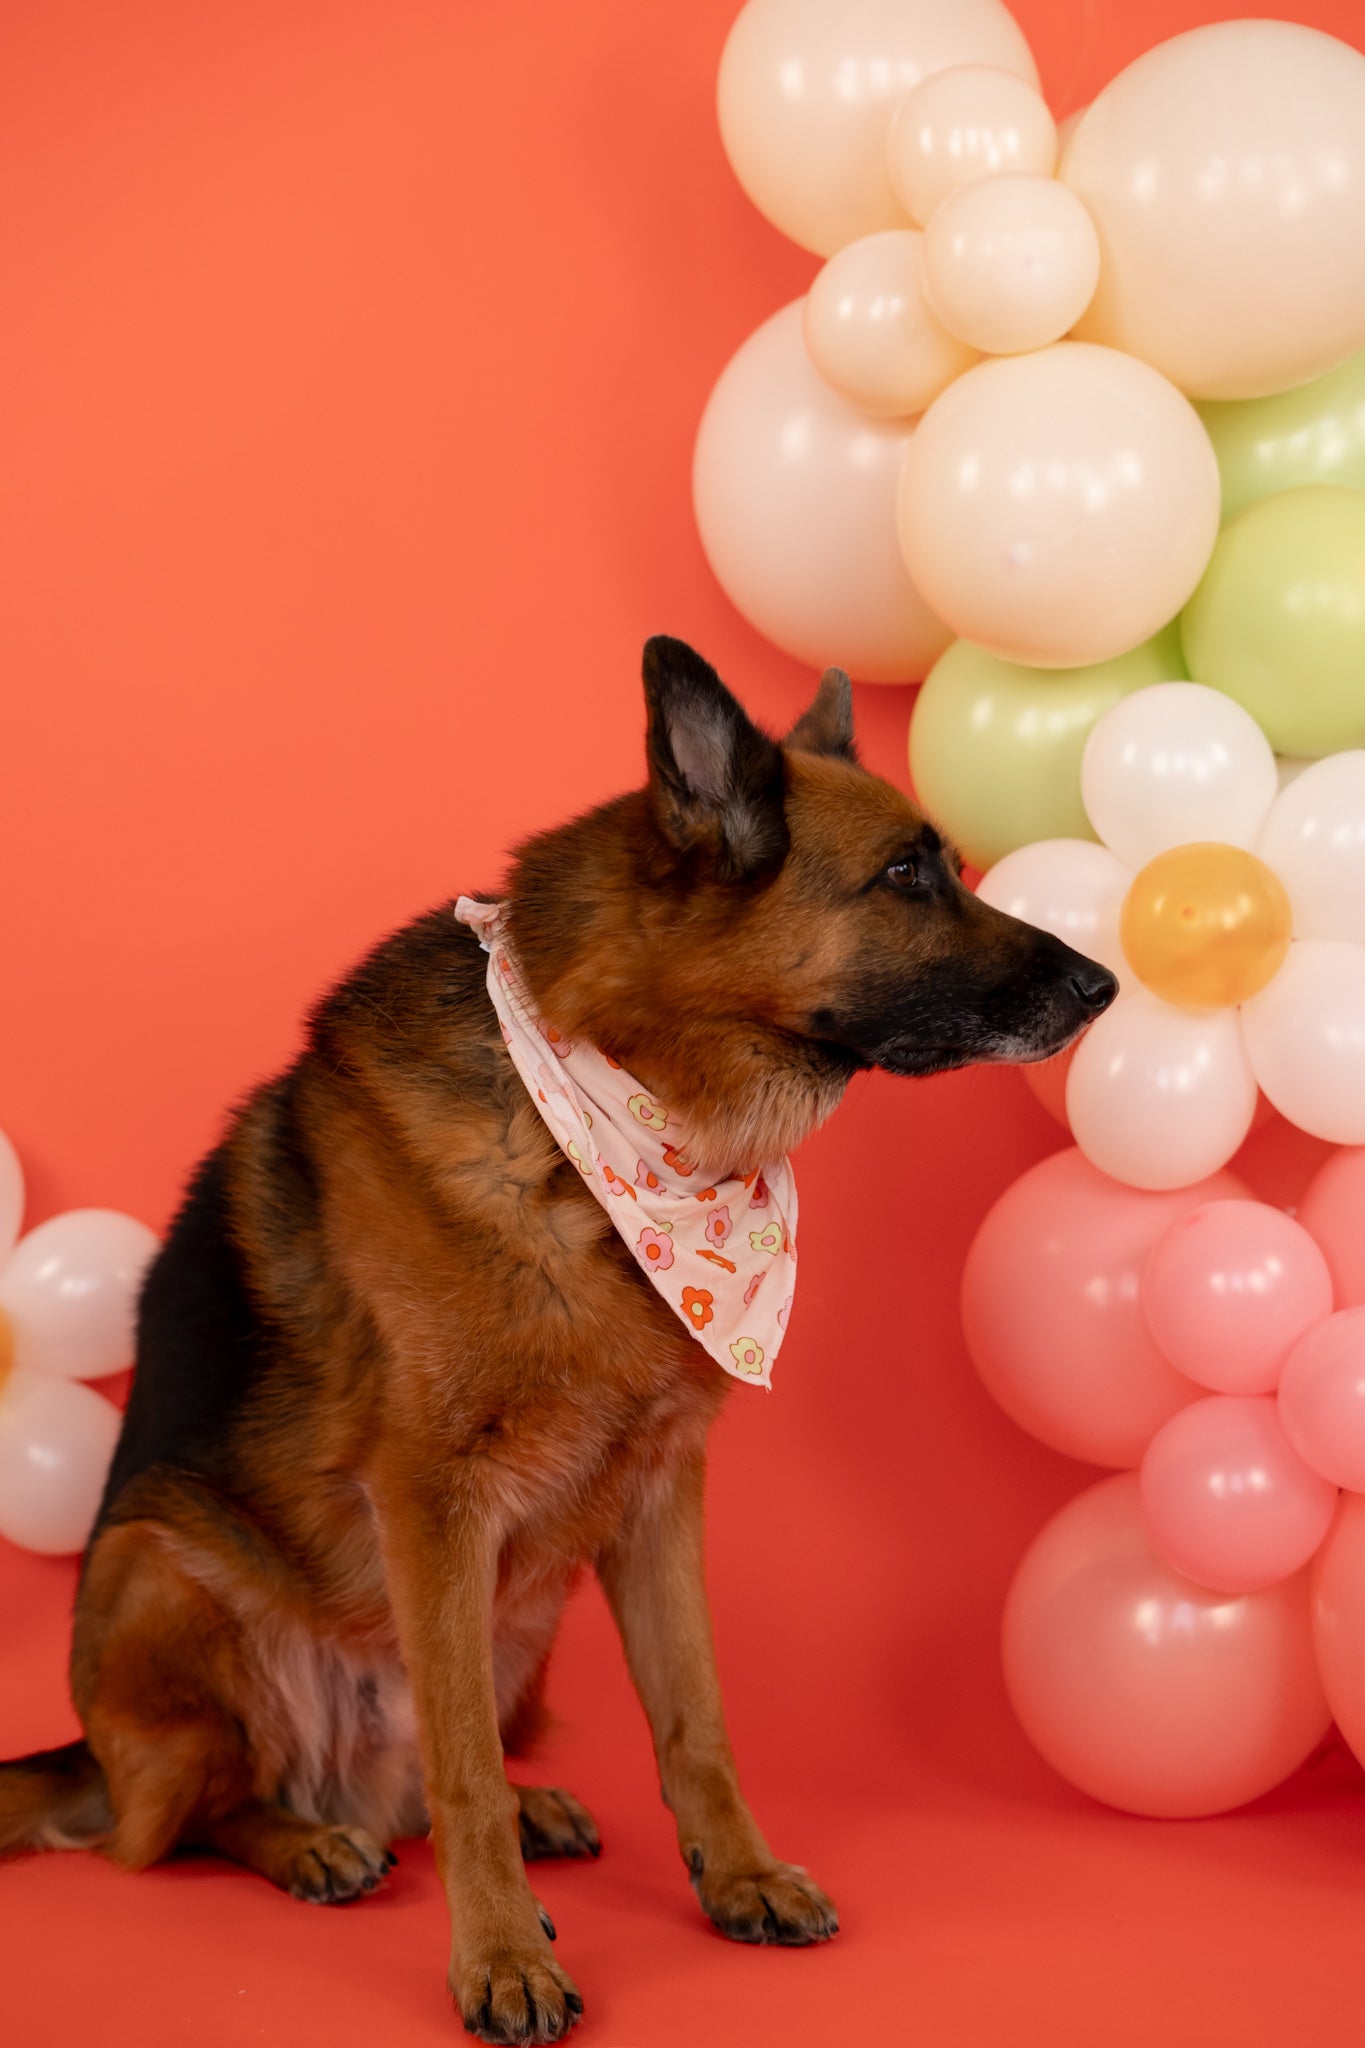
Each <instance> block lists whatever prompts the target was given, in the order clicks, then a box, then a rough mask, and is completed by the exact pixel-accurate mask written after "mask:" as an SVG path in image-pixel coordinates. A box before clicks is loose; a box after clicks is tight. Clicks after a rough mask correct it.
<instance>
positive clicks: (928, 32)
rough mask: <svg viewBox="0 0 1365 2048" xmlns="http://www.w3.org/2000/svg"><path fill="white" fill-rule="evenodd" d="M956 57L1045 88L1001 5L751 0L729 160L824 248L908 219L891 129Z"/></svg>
mask: <svg viewBox="0 0 1365 2048" xmlns="http://www.w3.org/2000/svg"><path fill="white" fill-rule="evenodd" d="M950 64H991V65H996V66H998V67H999V68H1000V69H1001V70H1004V71H1012V72H1016V73H1017V74H1018V75H1019V77H1020V78H1023V79H1027V81H1028V82H1029V84H1030V85H1035V86H1036V85H1037V83H1038V67H1037V65H1036V64H1035V63H1034V61H1033V59H1032V57H1031V56H1030V55H1029V47H1028V44H1027V43H1026V42H1025V40H1024V37H1023V33H1022V31H1021V30H1020V28H1019V26H1018V24H1017V23H1016V22H1015V20H1014V18H1013V16H1012V15H1011V14H1010V12H1009V10H1008V8H1006V7H1005V6H1003V5H1002V4H1001V0H835V4H831V0H748V5H747V6H746V7H743V8H741V10H740V12H739V14H738V16H737V17H736V19H735V22H734V26H733V27H732V28H731V30H730V33H729V36H728V37H727V39H726V44H725V49H724V51H723V53H722V56H721V60H720V78H719V81H718V85H717V95H716V98H717V112H718V113H719V116H720V136H721V141H722V142H723V144H724V145H725V153H726V155H727V156H728V157H729V159H730V165H731V168H732V169H733V171H734V173H735V176H736V177H737V178H738V179H739V182H740V184H741V185H742V186H743V187H744V189H745V191H746V192H747V193H748V195H749V197H750V199H752V201H753V203H754V205H755V206H756V207H757V208H758V210H759V212H760V213H762V214H765V215H766V216H767V218H768V219H769V220H770V221H771V222H772V223H773V225H774V226H775V227H779V228H781V230H782V232H783V233H784V234H786V235H790V236H791V237H792V240H793V241H796V242H800V243H801V245H802V247H803V248H806V249H814V250H815V251H816V253H817V254H818V255H821V256H830V255H833V253H834V251H835V250H836V249H841V248H842V247H843V246H844V244H845V242H853V241H856V240H857V239H858V237H859V235H871V234H875V233H876V231H877V229H878V228H893V227H905V226H907V225H908V221H907V217H906V214H905V212H904V210H903V209H902V207H901V206H900V204H899V202H898V201H897V199H896V195H895V193H894V192H893V191H892V189H891V181H890V178H889V177H888V175H887V167H886V131H887V127H888V125H889V123H890V119H891V115H892V112H893V111H894V108H895V106H896V103H897V102H898V101H899V100H900V99H901V98H902V96H903V95H904V94H905V93H907V92H909V91H910V89H911V87H912V86H915V85H917V84H918V83H919V81H920V79H921V78H924V77H927V76H928V74H929V73H930V72H933V71H942V70H944V69H945V68H946V67H947V66H948V65H950Z"/></svg>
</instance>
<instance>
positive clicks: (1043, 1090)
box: [1019, 1045, 1076, 1133]
mask: <svg viewBox="0 0 1365 2048" xmlns="http://www.w3.org/2000/svg"><path fill="white" fill-rule="evenodd" d="M1075 1057H1076V1048H1075V1046H1074V1045H1069V1046H1068V1047H1067V1049H1066V1051H1065V1052H1058V1053H1054V1054H1053V1056H1052V1058H1051V1059H1050V1060H1033V1061H1031V1062H1030V1063H1029V1065H1027V1066H1024V1067H1020V1069H1019V1071H1020V1073H1021V1074H1022V1075H1023V1077H1024V1085H1025V1086H1026V1087H1027V1089H1028V1091H1029V1093H1030V1095H1032V1097H1033V1099H1034V1101H1035V1102H1038V1103H1041V1104H1042V1106H1043V1108H1044V1109H1045V1110H1046V1111H1047V1113H1048V1115H1049V1116H1050V1117H1055V1119H1056V1120H1057V1122H1058V1123H1059V1124H1060V1125H1061V1127H1062V1129H1063V1130H1064V1131H1067V1132H1068V1133H1069V1132H1070V1129H1071V1126H1070V1125H1069V1124H1068V1122H1067V1120H1066V1077H1067V1075H1068V1074H1069V1073H1070V1072H1071V1062H1072V1061H1073V1060H1074V1059H1075Z"/></svg>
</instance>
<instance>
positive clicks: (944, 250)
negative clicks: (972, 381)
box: [924, 176, 1100, 356]
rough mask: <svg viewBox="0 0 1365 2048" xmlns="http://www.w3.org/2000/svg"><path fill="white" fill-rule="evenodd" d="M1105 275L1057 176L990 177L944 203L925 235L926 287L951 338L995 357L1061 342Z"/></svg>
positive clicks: (1094, 241)
mask: <svg viewBox="0 0 1365 2048" xmlns="http://www.w3.org/2000/svg"><path fill="white" fill-rule="evenodd" d="M1099 274H1100V244H1099V237H1098V236H1097V235H1096V233H1095V224H1094V222H1093V221H1092V220H1091V218H1090V215H1089V214H1088V213H1087V212H1086V210H1085V208H1084V207H1083V206H1082V205H1081V202H1080V200H1079V199H1077V197H1076V195H1075V194H1074V193H1073V192H1068V191H1067V189H1066V186H1065V185H1059V184H1058V183H1057V180H1056V179H1055V178H1030V177H1022V176H1020V177H1009V178H986V179H983V180H982V181H981V182H980V183H979V184H975V185H964V186H962V187H961V189H960V190H958V191H956V192H954V193H952V194H951V195H950V196H949V197H948V198H947V199H945V200H944V202H943V204H942V206H940V208H939V210H938V212H937V213H936V214H935V215H934V217H933V219H932V220H931V221H930V223H929V226H928V228H927V229H926V231H925V236H924V289H925V293H926V295H927V297H928V301H929V304H930V306H931V307H932V308H933V311H934V312H935V313H936V314H937V315H938V318H939V319H940V321H942V323H943V326H944V328H945V329H946V330H947V332H948V333H949V334H950V335H956V336H957V339H958V341H959V343H965V344H966V345H967V346H968V347H969V348H973V349H983V350H985V352H986V353H987V354H989V355H997V356H998V355H1011V354H1014V353H1016V352H1018V351H1019V350H1021V349H1030V348H1044V347H1046V345H1047V344H1048V342H1051V341H1060V340H1061V338H1062V336H1063V335H1064V334H1066V333H1067V332H1068V331H1069V330H1070V329H1071V328H1072V327H1073V326H1074V325H1075V323H1076V321H1077V320H1079V319H1080V316H1081V314H1082V313H1083V312H1084V311H1085V309H1086V307H1087V306H1088V305H1089V304H1090V301H1091V298H1092V297H1093V295H1094V291H1095V284H1096V280H1097V279H1098V277H1099Z"/></svg>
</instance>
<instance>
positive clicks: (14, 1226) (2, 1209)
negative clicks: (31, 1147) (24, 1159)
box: [0, 1131, 24, 1263]
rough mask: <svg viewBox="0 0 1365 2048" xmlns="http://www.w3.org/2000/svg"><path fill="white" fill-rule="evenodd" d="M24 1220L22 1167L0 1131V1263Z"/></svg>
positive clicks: (6, 1256) (5, 1256) (7, 1255)
mask: <svg viewBox="0 0 1365 2048" xmlns="http://www.w3.org/2000/svg"><path fill="white" fill-rule="evenodd" d="M23 1220H24V1169H23V1167H22V1166H21V1165H20V1164H19V1154H18V1153H17V1152H16V1151H15V1149H14V1147H13V1145H11V1143H10V1141H9V1139H8V1138H7V1137H6V1136H5V1134H4V1132H3V1131H0V1263H3V1261H4V1260H5V1259H7V1258H8V1257H9V1255H10V1252H11V1251H12V1250H13V1249H14V1242H15V1239H16V1238H17V1237H18V1235H19V1226H20V1224H21V1223H22V1222H23Z"/></svg>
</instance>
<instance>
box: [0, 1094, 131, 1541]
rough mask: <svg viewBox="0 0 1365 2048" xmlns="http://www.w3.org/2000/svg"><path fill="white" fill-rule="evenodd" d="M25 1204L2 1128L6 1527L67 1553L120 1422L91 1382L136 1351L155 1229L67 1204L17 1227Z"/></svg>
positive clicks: (2, 1504)
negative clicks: (37, 1220) (44, 1219)
mask: <svg viewBox="0 0 1365 2048" xmlns="http://www.w3.org/2000/svg"><path fill="white" fill-rule="evenodd" d="M23 1211H24V1179H23V1173H22V1171H21V1169H20V1165H19V1160H18V1158H17V1156H16V1154H15V1151H14V1147H13V1146H12V1145H11V1144H10V1142H9V1140H8V1138H6V1137H5V1135H4V1133H3V1132H0V1536H3V1537H6V1538H8V1540H9V1541H10V1542H11V1543H17V1544H18V1545H20V1547H21V1548H22V1549H25V1550H36V1551H41V1552H43V1553H45V1554H47V1555H50V1556H63V1555H66V1554H68V1553H70V1552H73V1551H78V1550H80V1549H82V1548H83V1547H84V1544H85V1540H86V1538H87V1536H88V1535H89V1533H90V1527H91V1524H92V1523H93V1521H94V1519H95V1512H96V1509H97V1508H98V1506H99V1500H100V1495H101V1493H102V1491H103V1489H104V1482H105V1478H106V1476H107V1474H108V1470H109V1461H110V1459H111V1458H112V1456H113V1453H114V1444H115V1441H116V1439H117V1437H118V1430H119V1412H118V1410H117V1408H115V1406H114V1405H113V1403H112V1402H111V1401H107V1400H106V1399H105V1398H104V1396H103V1395H102V1394H100V1393H97V1392H96V1390H95V1388H94V1387H91V1386H87V1385H85V1384H84V1382H85V1381H87V1380H98V1379H105V1378H108V1377H109V1375H110V1374H112V1373H116V1372H120V1371H122V1369H123V1368H124V1367H125V1366H127V1365H128V1364H129V1363H130V1362H131V1359H132V1356H133V1331H134V1321H135V1316H136V1309H137V1297H138V1293H139V1290H140V1288H141V1286H142V1280H143V1275H144V1274H145V1272H146V1270H147V1266H148V1265H149V1263H150V1261H151V1259H152V1258H153V1257H154V1255H155V1253H156V1250H157V1245H158V1240H157V1238H156V1236H155V1234H154V1233H153V1232H152V1231H150V1230H149V1229H148V1228H147V1226H146V1225H145V1224H144V1223H139V1222H137V1220H136V1219H135V1218H134V1217H132V1216H125V1215H123V1214H121V1213H120V1212H119V1211H118V1210H114V1209H70V1210H67V1211H66V1212H65V1213H64V1214H63V1215H60V1216H53V1217H50V1218H49V1219H48V1221H47V1222H46V1223H40V1224H38V1225H37V1227H36V1228H35V1229H33V1230H30V1231H29V1232H28V1233H27V1234H26V1235H25V1236H22V1237H21V1236H20V1235H19V1232H20V1226H21V1224H22V1221H23Z"/></svg>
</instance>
